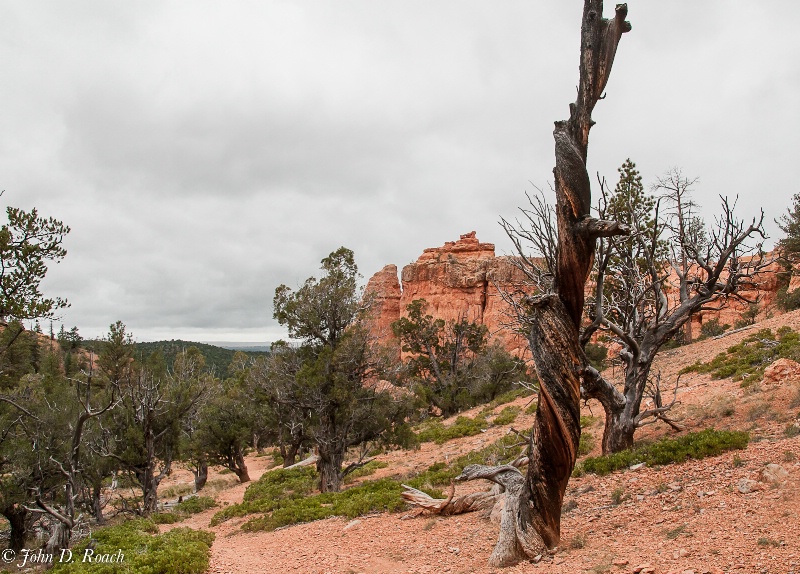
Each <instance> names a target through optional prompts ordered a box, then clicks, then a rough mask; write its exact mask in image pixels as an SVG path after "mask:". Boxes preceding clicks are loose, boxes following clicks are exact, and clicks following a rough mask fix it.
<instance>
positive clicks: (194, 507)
mask: <svg viewBox="0 0 800 574" xmlns="http://www.w3.org/2000/svg"><path fill="white" fill-rule="evenodd" d="M215 506H217V501H216V500H214V499H213V498H211V497H210V496H193V497H191V498H187V499H186V500H184V501H183V502H179V503H178V504H176V505H175V511H176V512H181V513H183V514H198V513H200V512H203V511H205V510H208V509H209V508H214V507H215Z"/></svg>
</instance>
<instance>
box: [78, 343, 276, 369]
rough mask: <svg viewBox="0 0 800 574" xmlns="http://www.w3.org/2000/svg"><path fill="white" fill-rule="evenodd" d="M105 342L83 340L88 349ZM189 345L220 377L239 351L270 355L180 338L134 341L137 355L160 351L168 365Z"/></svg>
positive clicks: (97, 349)
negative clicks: (145, 341) (197, 350)
mask: <svg viewBox="0 0 800 574" xmlns="http://www.w3.org/2000/svg"><path fill="white" fill-rule="evenodd" d="M102 344H103V342H102V341H89V340H86V341H83V343H82V346H84V347H86V348H87V349H91V350H94V351H95V352H99V346H101V345H102ZM189 347H196V348H197V349H199V350H200V353H202V355H203V358H205V360H206V367H207V368H208V369H209V370H210V371H211V372H213V373H214V374H215V375H217V376H218V377H226V376H227V374H228V366H229V365H230V364H231V361H232V360H233V356H234V355H235V354H236V353H237V352H242V353H244V354H245V355H247V356H248V357H259V356H265V355H269V351H260V350H259V351H256V350H242V351H236V350H232V349H223V348H222V347H217V346H216V345H208V344H206V343H195V342H193V341H182V340H180V339H173V340H171V341H152V342H147V343H134V344H133V348H134V354H135V356H137V357H142V358H147V357H149V356H150V355H152V354H153V353H155V352H159V353H161V354H162V355H163V356H164V359H165V361H166V364H167V365H172V364H173V362H174V361H175V357H176V356H177V355H178V354H179V353H181V352H182V351H185V350H186V349H188V348H189Z"/></svg>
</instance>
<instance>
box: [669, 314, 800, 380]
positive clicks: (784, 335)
mask: <svg viewBox="0 0 800 574" xmlns="http://www.w3.org/2000/svg"><path fill="white" fill-rule="evenodd" d="M782 357H783V358H787V359H793V360H798V359H800V334H799V333H797V332H796V331H793V330H792V329H791V328H789V327H781V328H780V329H778V332H777V338H776V335H775V334H773V333H772V331H771V330H769V329H761V330H760V331H758V332H757V333H755V334H753V335H750V336H749V337H747V338H745V339H743V340H742V342H741V343H739V344H738V345H733V346H732V347H729V348H728V349H727V351H724V352H722V353H720V354H718V355H717V356H716V357H714V358H713V359H712V360H711V361H709V362H708V363H701V362H699V361H698V362H696V363H694V364H693V365H690V366H688V367H685V368H684V369H682V370H681V371H680V372H681V373H688V372H696V373H711V376H712V377H713V378H715V379H725V378H728V377H731V378H732V379H733V380H734V381H739V380H744V381H745V382H747V383H750V382H752V381H756V380H760V379H761V377H762V376H763V375H764V369H766V368H767V366H769V365H770V364H771V363H773V362H774V361H775V360H777V359H780V358H782Z"/></svg>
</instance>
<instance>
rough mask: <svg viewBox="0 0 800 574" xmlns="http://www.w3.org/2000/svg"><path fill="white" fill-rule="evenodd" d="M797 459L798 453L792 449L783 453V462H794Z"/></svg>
mask: <svg viewBox="0 0 800 574" xmlns="http://www.w3.org/2000/svg"><path fill="white" fill-rule="evenodd" d="M796 460H797V455H796V454H795V453H793V452H792V451H790V450H787V451H786V452H784V453H783V462H794V461H796Z"/></svg>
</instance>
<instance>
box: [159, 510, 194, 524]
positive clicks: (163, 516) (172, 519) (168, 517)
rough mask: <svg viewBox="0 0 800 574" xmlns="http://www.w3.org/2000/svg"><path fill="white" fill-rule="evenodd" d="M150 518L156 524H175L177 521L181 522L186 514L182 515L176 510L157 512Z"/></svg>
mask: <svg viewBox="0 0 800 574" xmlns="http://www.w3.org/2000/svg"><path fill="white" fill-rule="evenodd" d="M150 518H151V519H152V520H153V522H155V523H156V524H175V523H176V522H180V521H181V520H183V519H184V518H186V517H185V516H181V515H179V514H176V513H174V512H157V513H155V514H153V515H151V516H150Z"/></svg>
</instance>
